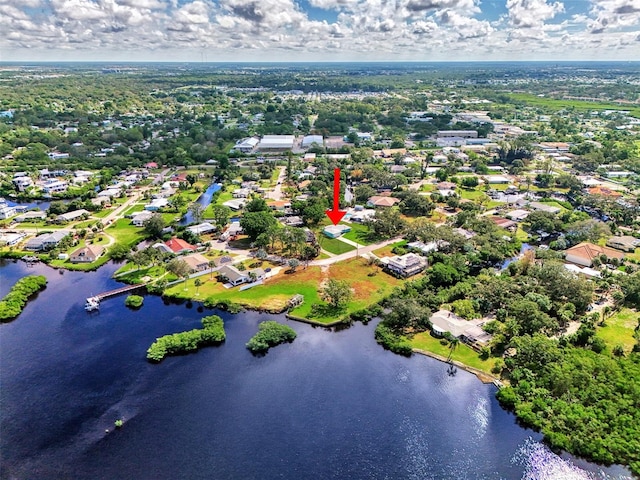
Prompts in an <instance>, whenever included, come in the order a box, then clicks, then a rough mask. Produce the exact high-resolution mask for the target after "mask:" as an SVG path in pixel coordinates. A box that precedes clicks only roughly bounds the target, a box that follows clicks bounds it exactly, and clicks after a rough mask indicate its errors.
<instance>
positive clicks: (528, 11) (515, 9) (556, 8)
mask: <svg viewBox="0 0 640 480" xmlns="http://www.w3.org/2000/svg"><path fill="white" fill-rule="evenodd" d="M507 9H508V11H509V22H510V24H511V25H512V26H513V27H516V28H533V27H540V26H541V25H542V24H544V22H545V21H546V20H550V19H552V18H553V17H555V16H556V15H557V14H558V13H562V12H564V5H563V4H562V3H561V2H554V3H547V1H546V0H507Z"/></svg>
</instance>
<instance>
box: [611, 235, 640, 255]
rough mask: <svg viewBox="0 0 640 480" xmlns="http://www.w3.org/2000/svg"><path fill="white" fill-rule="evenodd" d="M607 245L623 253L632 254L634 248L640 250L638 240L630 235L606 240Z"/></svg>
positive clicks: (639, 240)
mask: <svg viewBox="0 0 640 480" xmlns="http://www.w3.org/2000/svg"><path fill="white" fill-rule="evenodd" d="M607 245H608V246H610V247H611V248H615V249H617V250H622V251H623V252H633V251H635V249H636V248H640V239H639V238H636V237H632V236H631V235H621V236H616V237H611V238H610V239H609V240H607Z"/></svg>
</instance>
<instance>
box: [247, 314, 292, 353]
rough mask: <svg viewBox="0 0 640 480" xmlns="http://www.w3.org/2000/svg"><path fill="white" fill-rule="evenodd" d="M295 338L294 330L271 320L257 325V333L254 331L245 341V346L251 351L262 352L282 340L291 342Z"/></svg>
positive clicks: (282, 341)
mask: <svg viewBox="0 0 640 480" xmlns="http://www.w3.org/2000/svg"><path fill="white" fill-rule="evenodd" d="M295 338H296V332H295V330H293V328H291V327H289V326H288V325H282V324H281V323H278V322H275V321H273V320H267V321H266V322H262V323H260V325H258V333H256V334H255V335H254V336H253V337H252V338H251V340H249V342H248V343H247V348H248V349H249V350H251V351H252V352H253V353H264V352H267V351H268V350H269V348H271V347H275V346H276V345H280V344H281V343H284V342H293V340H294V339H295Z"/></svg>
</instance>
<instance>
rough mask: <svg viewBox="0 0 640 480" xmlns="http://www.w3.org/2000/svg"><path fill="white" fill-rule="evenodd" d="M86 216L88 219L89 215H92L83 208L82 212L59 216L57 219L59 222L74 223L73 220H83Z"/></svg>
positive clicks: (74, 211) (76, 211)
mask: <svg viewBox="0 0 640 480" xmlns="http://www.w3.org/2000/svg"><path fill="white" fill-rule="evenodd" d="M85 215H86V216H87V217H88V216H89V215H91V213H90V212H89V211H88V210H85V209H84V208H81V209H80V210H73V211H72V212H67V213H62V214H60V215H58V216H57V217H56V219H57V220H58V221H59V222H72V221H73V220H76V219H78V218H81V217H83V216H85Z"/></svg>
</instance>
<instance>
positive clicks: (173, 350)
mask: <svg viewBox="0 0 640 480" xmlns="http://www.w3.org/2000/svg"><path fill="white" fill-rule="evenodd" d="M225 338H226V334H225V331H224V323H223V321H222V318H220V317H219V316H217V315H210V316H208V317H204V318H203V319H202V328H195V329H193V330H188V331H186V332H180V333H174V334H171V335H164V336H163V337H160V338H157V339H156V341H155V342H153V343H152V344H151V346H150V347H149V349H148V350H147V359H148V360H151V361H152V362H161V361H162V360H163V359H164V357H166V356H167V355H181V354H184V353H192V352H195V351H197V350H198V349H199V348H201V347H205V346H209V345H219V344H220V343H222V342H224V340H225Z"/></svg>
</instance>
